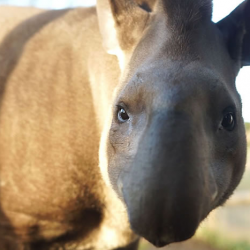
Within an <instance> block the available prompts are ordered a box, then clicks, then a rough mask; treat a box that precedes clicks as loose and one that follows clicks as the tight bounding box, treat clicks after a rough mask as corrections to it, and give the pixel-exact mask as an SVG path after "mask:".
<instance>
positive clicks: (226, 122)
mask: <svg viewBox="0 0 250 250" xmlns="http://www.w3.org/2000/svg"><path fill="white" fill-rule="evenodd" d="M221 124H222V126H223V128H224V129H226V130H228V131H232V130H233V129H234V127H235V115H234V113H233V112H228V113H226V114H225V115H224V117H223V120H222V123H221Z"/></svg>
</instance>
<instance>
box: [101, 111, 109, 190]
mask: <svg viewBox="0 0 250 250" xmlns="http://www.w3.org/2000/svg"><path fill="white" fill-rule="evenodd" d="M110 110H112V107H110ZM111 122H112V113H111V112H110V114H109V117H108V118H107V119H106V122H105V125H104V129H103V131H102V134H101V141H100V146H99V168H100V171H101V175H102V178H103V180H104V182H105V183H106V185H108V186H111V183H110V180H109V176H108V152H107V140H108V136H109V129H110V126H111Z"/></svg>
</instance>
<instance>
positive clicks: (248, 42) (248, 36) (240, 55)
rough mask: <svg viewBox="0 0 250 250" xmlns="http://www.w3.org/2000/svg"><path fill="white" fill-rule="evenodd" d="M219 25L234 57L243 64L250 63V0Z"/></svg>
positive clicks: (246, 0)
mask: <svg viewBox="0 0 250 250" xmlns="http://www.w3.org/2000/svg"><path fill="white" fill-rule="evenodd" d="M217 26H218V28H219V29H220V30H221V31H222V33H223V35H224V37H225V39H226V42H227V45H228V50H229V53H230V55H231V57H232V59H234V60H236V61H237V62H238V63H240V65H241V66H247V65H250V0H245V1H244V2H243V3H242V4H240V5H239V6H238V7H237V8H236V9H235V10H234V11H233V12H231V14H229V15H228V16H227V17H225V18H224V19H222V20H221V21H220V22H218V23H217Z"/></svg>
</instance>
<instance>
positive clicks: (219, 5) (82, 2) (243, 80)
mask: <svg viewBox="0 0 250 250" xmlns="http://www.w3.org/2000/svg"><path fill="white" fill-rule="evenodd" d="M95 2H96V1H95V0H0V4H12V5H20V6H28V5H32V4H33V5H34V4H35V5H36V6H37V7H39V8H55V9H60V8H65V7H68V6H91V5H94V4H95ZM241 2H243V1H242V0H224V1H223V0H214V1H213V4H214V12H213V21H214V22H217V21H219V20H220V19H222V18H223V17H225V16H226V15H228V14H229V13H230V12H231V11H232V10H233V9H234V8H235V7H237V6H238V5H239V4H240V3H241ZM236 86H237V89H238V92H239V93H240V95H241V98H242V104H243V117H244V119H245V121H246V122H250V66H249V67H244V68H243V69H241V71H240V73H239V75H238V77H237V79H236Z"/></svg>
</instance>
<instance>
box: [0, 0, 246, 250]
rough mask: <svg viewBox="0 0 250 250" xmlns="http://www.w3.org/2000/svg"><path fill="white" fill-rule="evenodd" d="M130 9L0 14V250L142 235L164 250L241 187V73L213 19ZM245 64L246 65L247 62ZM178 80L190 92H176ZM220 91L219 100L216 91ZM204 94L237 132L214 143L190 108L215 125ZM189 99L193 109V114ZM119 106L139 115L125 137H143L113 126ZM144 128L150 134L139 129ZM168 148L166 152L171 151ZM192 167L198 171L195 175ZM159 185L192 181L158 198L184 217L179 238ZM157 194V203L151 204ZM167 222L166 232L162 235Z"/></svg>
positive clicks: (203, 7)
mask: <svg viewBox="0 0 250 250" xmlns="http://www.w3.org/2000/svg"><path fill="white" fill-rule="evenodd" d="M136 2H137V3H138V4H139V5H137V4H136V3H135V2H134V1H132V0H130V1H123V0H120V1H119V2H118V1H111V0H109V1H108V0H107V1H101V0H100V1H98V5H97V10H98V15H97V11H96V8H94V7H93V8H86V9H84V8H79V9H67V10H53V11H42V10H37V9H33V8H14V7H1V8H0V27H1V28H0V40H1V44H0V195H1V196H0V249H1V250H47V249H51V250H54V249H62V248H65V249H69V250H70V249H75V250H87V249H95V250H100V249H101V250H111V249H124V250H125V249H131V250H134V249H136V248H137V244H138V238H139V237H138V235H140V236H142V237H145V238H147V239H149V240H150V241H151V242H152V243H153V244H155V245H157V246H160V245H163V244H169V243H171V242H173V241H179V240H183V239H186V238H188V237H191V236H192V233H194V231H195V229H196V228H197V226H198V224H199V223H200V221H201V220H202V219H203V218H204V217H206V216H207V214H208V213H209V212H210V211H211V210H212V209H213V208H215V207H216V206H218V205H220V204H222V203H223V202H224V201H225V200H226V199H227V198H228V196H229V195H230V194H231V193H232V191H233V190H234V189H235V187H236V186H237V184H238V182H239V180H240V178H241V176H242V173H243V170H244V161H245V151H244V147H245V144H244V140H245V137H244V129H243V121H242V118H241V110H240V109H241V105H240V101H239V97H238V94H237V92H236V91H235V87H234V79H235V76H236V74H237V72H238V70H239V67H238V65H239V64H240V62H239V61H237V62H235V61H233V60H231V58H230V54H229V52H228V50H227V47H226V42H224V40H223V37H222V34H221V33H220V32H219V29H218V28H217V27H215V25H214V24H212V23H211V21H210V20H209V19H210V17H211V5H210V1H201V0H199V1H191V0H190V1H188V5H186V4H183V3H182V2H183V1H177V3H175V4H173V3H174V2H173V1H167V0H165V1H163V0H162V1H160V0H159V1H156V0H152V1H150V0H148V1H141V0H138V1H136ZM160 3H161V4H160ZM139 6H140V7H139ZM98 22H99V26H98ZM170 23H172V24H170ZM203 26H204V27H205V28H206V32H204V27H203ZM221 26H223V25H221ZM99 27H100V28H99ZM220 28H221V29H223V27H220ZM242 30H243V29H241V30H240V31H242ZM241 36H242V39H243V38H245V37H244V34H242V35H241ZM214 37H216V39H214ZM211 38H212V39H211ZM210 42H212V44H213V46H211V47H210ZM241 44H242V40H240V41H239V42H238V45H239V46H241ZM204 48H208V49H209V50H208V52H207V51H206V50H204ZM237 51H238V53H243V54H244V52H245V50H241V49H238V50H237ZM239 51H240V52H239ZM107 52H108V53H110V54H112V55H109V54H108V53H107ZM218 52H220V53H219V54H220V56H218V57H217V55H218ZM249 57H250V55H249V54H246V55H244V58H246V61H249ZM237 58H241V55H238V57H237ZM197 72H199V73H197ZM211 72H212V73H211ZM186 79H188V80H187V81H189V82H188V84H183V83H184V82H185V81H186ZM204 79H206V80H204ZM201 82H202V84H201V85H200V83H201ZM203 82H204V84H203ZM215 83H216V84H217V83H218V85H216V86H219V87H218V89H219V90H220V89H222V90H223V91H219V90H218V91H214V92H211V91H210V88H212V87H211V86H213V84H215ZM215 89H216V90H217V88H215ZM128 90H129V91H128ZM196 90H197V91H196ZM198 90H199V91H198ZM175 91H176V93H178V94H176V95H175V94H172V93H175ZM200 93H202V94H200ZM207 93H209V94H207ZM210 93H212V94H211V96H212V99H213V97H214V96H215V97H216V100H217V102H216V101H213V104H214V103H215V104H218V105H217V106H219V108H218V109H222V107H223V109H224V108H225V107H224V103H222V102H221V99H223V98H220V94H221V93H223V97H224V96H226V97H227V98H228V99H226V100H230V101H228V102H230V103H232V102H233V103H236V104H235V107H236V108H237V110H238V113H237V119H238V126H239V132H238V134H237V133H235V135H234V136H232V135H231V134H230V136H227V133H226V132H225V133H223V134H222V135H220V136H221V137H220V138H222V139H220V140H217V137H216V139H214V140H215V141H216V140H217V141H216V143H214V144H213V142H212V141H211V140H212V139H211V138H214V137H211V136H210V135H211V134H213V131H214V130H212V129H211V128H210V127H209V126H208V125H207V122H205V121H207V120H206V119H207V118H204V116H203V113H204V112H201V110H200V109H199V108H200V107H203V108H204V110H206V112H207V111H209V112H208V113H209V114H210V116H209V117H210V118H211V117H212V118H214V117H216V122H217V120H219V122H220V119H221V117H219V118H218V117H217V114H219V116H220V114H221V110H219V111H218V110H216V112H215V114H216V115H215V114H214V113H213V112H212V111H211V112H210V108H211V106H209V105H210V101H209V100H210V98H211V97H210ZM224 93H227V95H225V94H224ZM217 94H218V96H217ZM190 97H194V99H193V98H190ZM195 98H197V99H198V100H200V99H201V98H202V102H200V103H199V105H197V102H195V100H196V99H195ZM230 98H231V99H230ZM183 100H184V101H183ZM185 100H189V101H190V102H189V103H186V102H185ZM121 101H123V102H126V101H127V102H129V103H130V105H131V106H132V108H131V110H133V111H134V114H136V115H137V116H139V115H141V114H143V112H145V110H147V112H148V114H147V115H145V116H141V117H142V118H138V119H137V120H135V122H134V123H133V124H132V125H131V126H135V125H136V124H137V123H136V122H137V121H139V122H138V124H141V126H140V127H139V128H138V127H137V129H134V130H133V131H132V132H131V133H130V132H128V131H127V130H126V126H127V125H126V124H125V125H124V126H121V124H120V123H119V122H117V108H118V106H119V105H117V103H118V104H119V103H120V102H121ZM146 101H147V103H146ZM145 103H146V104H145ZM169 103H170V104H169ZM201 103H202V105H201ZM184 104H185V105H184ZM189 104H190V105H189ZM164 105H165V106H164ZM225 105H226V104H225ZM227 105H228V104H227ZM217 106H216V108H217ZM155 107H157V109H156V110H155V111H154V109H155ZM166 107H168V109H169V108H172V109H173V116H170V117H176V110H178V109H179V107H181V111H182V112H183V113H185V114H189V117H191V118H190V119H186V122H187V124H188V126H186V125H185V122H184V123H183V122H179V121H182V119H179V118H178V119H177V120H172V122H169V120H167V122H166V121H165V120H164V119H166V117H165V115H166V113H167V114H168V112H165V113H164V112H162V110H164V111H168V109H167V108H166ZM133 108H134V109H133ZM189 108H190V110H189ZM175 109H176V110H175ZM152 110H153V111H154V112H153V111H152ZM151 111H152V112H153V113H150V112H151ZM194 111H195V112H194ZM157 112H160V114H161V115H159V114H158V113H157ZM138 114H139V115H138ZM155 114H157V115H155ZM137 116H136V117H137ZM145 117H146V118H145ZM148 117H150V119H151V118H152V123H151V120H150V119H149V120H142V121H145V122H141V123H140V121H141V120H140V119H148ZM154 117H157V119H159V121H160V122H159V123H157V122H156V121H158V120H154ZM183 117H185V116H183ZM202 118H204V119H205V120H204V119H202ZM212 118H211V119H212ZM163 120H164V122H162V121H163ZM193 120H195V125H196V126H194V124H191V123H190V121H193ZM200 120H202V121H203V122H197V121H200ZM213 122H214V121H213ZM211 123H212V122H211ZM152 124H153V125H152ZM159 124H160V125H159ZM165 124H170V125H169V126H165ZM204 124H206V126H207V127H209V129H207V127H202V126H203V125H204ZM208 124H210V123H208ZM163 125H164V126H163ZM184 125H185V129H183V126H184ZM154 126H155V127H154ZM158 126H159V127H158ZM197 127H198V129H194V128H197ZM176 128H177V130H174V129H176ZM186 128H190V130H188V129H186ZM205 128H206V129H205ZM167 129H173V131H175V132H174V133H173V132H171V130H167ZM148 130H149V131H150V133H149V134H147V133H146V132H145V131H148ZM129 131H130V130H129ZM178 131H182V133H179V132H178ZM197 131H198V132H197ZM207 131H208V132H207ZM216 131H217V130H216ZM189 132H190V133H189ZM129 133H130V134H129ZM161 133H162V134H161ZM218 133H219V132H218ZM128 134H129V135H130V136H127V135H128ZM162 135H164V136H162ZM208 135H209V136H208ZM216 135H217V134H216ZM153 136H155V137H153ZM165 137H166V138H167V140H165V139H164V138H165ZM185 138H186V139H185ZM187 138H188V139H187ZM190 138H191V139H190ZM200 138H203V139H204V138H205V139H204V140H203V141H198V140H200ZM192 139H194V141H192ZM183 140H184V141H183ZM176 141H179V142H180V143H177V144H176ZM190 141H191V142H193V144H192V143H190ZM172 142H173V143H175V146H176V147H173V146H172V144H171V143H172ZM232 142H233V143H232ZM209 143H210V144H209ZM198 144H200V145H202V146H204V149H205V150H204V151H201V147H199V148H197V145H198ZM224 144H227V145H226V146H225V145H224ZM151 145H155V147H153V146H151ZM157 145H158V146H157ZM159 145H160V146H159ZM190 145H191V146H190ZM210 145H213V146H214V147H215V149H214V150H213V151H212V152H210V151H209V150H210ZM172 148H174V149H175V151H174V152H175V154H170V153H169V152H171V150H172ZM166 149H169V150H167V151H164V150H166ZM177 149H178V150H177ZM163 151H164V152H163ZM178 152H184V154H183V155H184V156H183V157H180V156H178ZM205 153H207V155H206V154H205ZM151 155H152V157H151ZM225 155H226V156H225ZM232 155H233V156H234V157H233V156H232ZM158 156H159V157H158ZM213 156H214V157H213ZM148 157H150V159H149V158H148ZM164 157H166V158H164ZM221 157H222V159H221ZM210 158H211V159H212V160H211V162H205V160H206V161H208V159H210ZM159 159H160V160H159ZM204 159H205V160H204ZM218 159H219V160H218ZM225 159H226V161H225ZM187 160H188V163H189V165H188V168H186V169H185V171H184V170H183V169H182V167H183V166H184V165H185V164H184V163H186V162H187ZM166 161H168V163H169V164H168V165H167V166H168V167H167V168H165V165H164V164H165V162H166ZM197 162H198V163H199V164H200V163H201V162H202V163H204V162H205V164H201V165H202V166H203V165H204V166H205V167H204V169H203V168H200V165H199V166H198V164H196V163H197ZM218 162H219V164H221V165H219V168H218V166H217V164H218ZM225 162H227V163H228V166H226V167H227V168H225ZM150 163H152V165H153V167H152V166H151V165H150ZM153 163H154V164H153ZM223 164H224V165H223ZM155 166H160V167H161V166H162V168H160V170H161V171H158V172H157V171H156V172H154V171H153V170H154V167H155ZM211 166H212V170H211V169H210V168H211ZM235 166H237V168H236V167H235ZM214 168H215V170H214ZM131 169H132V170H131ZM165 169H166V170H165ZM175 169H179V170H180V171H176V170H175ZM200 169H201V170H200ZM225 169H227V170H225ZM163 170H164V171H163ZM129 171H132V172H131V173H132V174H131V173H130V172H129ZM200 171H201V172H200ZM209 171H212V172H213V171H214V172H215V173H213V174H211V175H209V173H210V172H209ZM220 171H221V172H220ZM223 171H225V172H223ZM148 173H149V175H147V174H148ZM159 173H160V176H157V174H159ZM183 173H187V174H186V175H185V174H184V175H183ZM168 175H172V176H173V178H172V179H173V180H174V179H175V178H176V179H177V180H184V181H185V183H187V187H184V189H185V192H181V191H182V190H183V186H182V185H181V186H178V185H177V186H176V185H174V187H175V188H176V192H173V191H172V193H171V194H170V195H169V196H168V197H167V198H169V201H171V202H173V204H177V205H178V206H179V205H180V204H181V205H180V206H179V207H180V211H181V208H182V207H184V210H185V206H187V207H188V209H189V210H188V216H186V210H185V211H184V213H182V216H183V217H182V218H184V220H186V219H187V221H188V222H190V223H183V224H184V225H187V227H186V230H184V229H182V221H181V220H180V219H176V220H175V218H176V217H175V216H176V214H175V213H174V212H175V211H176V209H174V210H173V209H167V208H168V207H171V205H172V206H173V207H175V206H174V205H173V204H172V203H167V205H166V204H165V203H164V202H165V197H164V195H165V193H166V192H169V191H171V190H172V189H171V188H172V186H171V188H166V185H168V183H171V181H172V179H171V180H169V177H168ZM152 176H153V177H152ZM164 176H166V178H165V179H163V177H164ZM185 176H189V177H190V178H189V177H188V178H186V177H185ZM197 176H198V177H197ZM200 176H201V177H200ZM211 176H212V177H214V176H215V177H214V179H213V178H212V177H211ZM222 176H223V177H222ZM130 177H131V178H130ZM231 177H232V178H231ZM144 178H145V179H144ZM178 178H179V179H178ZM185 178H186V179H185ZM124 180H126V181H124ZM145 180H146V181H145ZM190 180H192V183H190ZM130 183H132V184H130ZM152 183H153V184H152ZM159 183H160V184H161V185H160V186H159V190H161V191H162V192H159V193H157V195H152V194H153V192H155V191H157V188H155V187H158V186H157V185H158V184H159ZM180 183H182V182H181V181H180ZM204 183H205V184H204ZM151 184H152V185H151ZM189 184H190V185H189ZM163 188H164V190H163ZM217 188H218V190H219V191H218V195H217V194H216V190H217ZM123 191H124V192H125V194H126V195H124V197H123V195H122V192H123ZM189 191H190V192H189ZM177 194H180V195H179V196H178V195H177ZM214 194H216V195H217V196H215V198H214V197H213V196H214ZM118 196H119V198H118ZM154 196H155V197H154ZM176 196H177V197H176ZM141 197H142V198H143V199H142V198H141ZM171 197H173V198H171ZM182 197H183V199H182ZM211 197H213V198H211ZM152 198H155V199H153V200H152ZM187 200H188V201H189V200H190V202H186V201H187ZM211 200H212V201H211ZM145 201H148V202H146V205H145V206H143V207H141V204H143V202H145ZM158 204H163V205H165V207H166V211H167V212H166V214H165V212H164V213H162V211H160V213H159V212H158V210H157V209H161V208H162V207H164V206H161V205H158ZM168 204H169V205H168ZM200 206H202V208H201V207H200ZM142 209H143V210H142ZM141 211H143V212H141ZM152 211H153V212H152ZM154 211H156V212H155V213H154ZM178 211H179V210H178ZM197 211H202V214H201V212H197ZM147 213H149V216H147ZM180 214H181V213H180ZM197 214H198V215H197ZM135 215H137V216H135ZM159 215H162V217H159ZM171 215H172V216H171ZM143 216H146V217H145V218H146V219H145V218H143ZM167 216H169V218H168V217H167ZM178 216H179V214H178ZM166 218H168V219H169V220H168V219H166ZM178 218H179V217H178ZM140 219H141V222H140ZM138 222H139V223H138ZM165 222H166V223H170V222H171V223H172V224H171V225H170V224H167V226H166V227H164V228H163V230H162V231H159V230H158V229H159V228H160V226H162V225H163V224H161V223H165ZM143 225H145V227H144V226H143ZM173 225H174V226H176V228H177V229H178V228H179V227H180V225H181V230H177V233H176V232H175V234H177V236H175V234H174V233H173V234H172V233H171V232H170V231H171V230H170V231H168V230H167V232H165V231H164V230H166V228H167V229H168V228H170V229H171V228H172V229H173V228H174V227H173ZM189 225H190V227H189ZM164 226H165V225H164ZM131 227H132V228H133V230H134V231H133V230H132V229H131ZM186 232H187V233H186ZM158 233H159V234H158ZM178 233H179V234H180V235H178ZM137 234H138V235H137ZM161 234H163V235H161ZM161 237H162V238H161ZM178 237H180V238H178Z"/></svg>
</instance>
